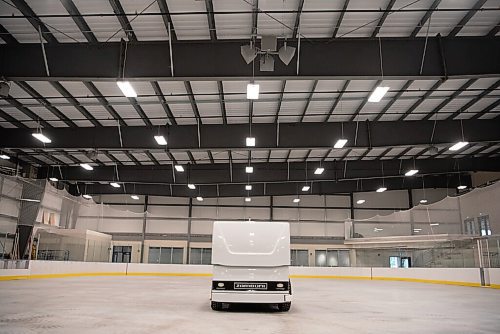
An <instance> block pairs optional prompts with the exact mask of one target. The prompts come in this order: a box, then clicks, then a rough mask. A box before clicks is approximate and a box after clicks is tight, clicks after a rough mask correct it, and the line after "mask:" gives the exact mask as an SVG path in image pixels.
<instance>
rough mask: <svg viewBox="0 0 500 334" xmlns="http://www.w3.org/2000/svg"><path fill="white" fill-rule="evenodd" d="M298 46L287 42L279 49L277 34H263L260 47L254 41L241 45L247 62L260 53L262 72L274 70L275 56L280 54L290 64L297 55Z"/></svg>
mask: <svg viewBox="0 0 500 334" xmlns="http://www.w3.org/2000/svg"><path fill="white" fill-rule="evenodd" d="M295 51H296V48H295V47H293V46H288V45H287V42H286V41H285V42H284V43H283V46H281V48H280V49H279V50H278V39H277V37H276V36H262V37H261V39H260V47H258V46H257V45H256V43H254V42H253V41H251V42H250V44H248V45H243V46H241V56H242V57H243V59H244V60H245V62H246V63H247V64H250V63H251V62H252V61H254V60H255V58H256V57H257V55H260V59H259V64H260V71H261V72H273V71H274V56H275V55H278V57H279V59H280V60H281V61H282V62H283V63H284V64H285V65H288V64H290V62H291V61H292V59H293V57H294V56H295Z"/></svg>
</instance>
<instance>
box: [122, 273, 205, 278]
mask: <svg viewBox="0 0 500 334" xmlns="http://www.w3.org/2000/svg"><path fill="white" fill-rule="evenodd" d="M127 276H193V277H200V276H204V277H207V276H212V274H210V273H127Z"/></svg>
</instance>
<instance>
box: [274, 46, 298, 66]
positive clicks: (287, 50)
mask: <svg viewBox="0 0 500 334" xmlns="http://www.w3.org/2000/svg"><path fill="white" fill-rule="evenodd" d="M278 56H279V57H280V59H281V61H282V62H283V63H284V64H285V65H288V64H290V62H291V61H292V58H293V56H295V48H294V47H293V46H288V45H286V44H285V45H283V46H282V47H281V48H280V50H279V52H278Z"/></svg>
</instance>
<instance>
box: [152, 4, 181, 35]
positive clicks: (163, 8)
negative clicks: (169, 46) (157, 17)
mask: <svg viewBox="0 0 500 334" xmlns="http://www.w3.org/2000/svg"><path fill="white" fill-rule="evenodd" d="M156 2H158V7H160V12H161V13H162V18H163V23H164V24H165V29H166V30H167V31H169V28H170V31H169V33H171V35H172V36H171V38H172V41H177V35H176V33H175V29H174V25H173V24H172V17H171V16H170V11H169V10H168V5H167V2H166V0H156Z"/></svg>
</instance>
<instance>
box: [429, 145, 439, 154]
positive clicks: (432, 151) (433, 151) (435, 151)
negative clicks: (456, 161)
mask: <svg viewBox="0 0 500 334" xmlns="http://www.w3.org/2000/svg"><path fill="white" fill-rule="evenodd" d="M428 153H429V155H436V154H438V153H439V149H438V148H437V147H436V146H430V147H429V151H428Z"/></svg>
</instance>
